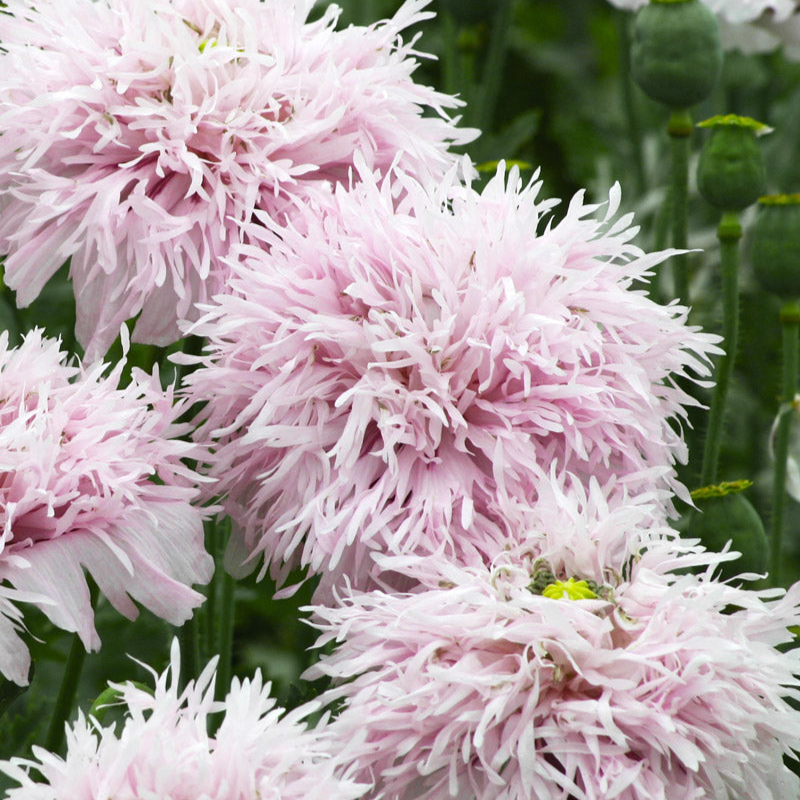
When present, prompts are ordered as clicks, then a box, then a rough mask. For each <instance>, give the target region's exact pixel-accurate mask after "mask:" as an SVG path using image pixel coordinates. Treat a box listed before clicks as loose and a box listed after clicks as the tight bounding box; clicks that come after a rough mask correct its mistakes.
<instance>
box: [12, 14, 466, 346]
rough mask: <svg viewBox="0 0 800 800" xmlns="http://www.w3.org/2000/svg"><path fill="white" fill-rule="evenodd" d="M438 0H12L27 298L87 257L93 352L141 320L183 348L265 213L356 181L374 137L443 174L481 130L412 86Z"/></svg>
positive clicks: (157, 337) (18, 192) (18, 252)
mask: <svg viewBox="0 0 800 800" xmlns="http://www.w3.org/2000/svg"><path fill="white" fill-rule="evenodd" d="M429 2H430V0H408V2H406V3H405V4H404V5H403V7H402V8H401V9H400V10H399V11H398V12H397V14H396V15H395V16H394V17H393V18H392V19H391V20H384V21H383V22H379V23H377V24H375V25H372V26H370V27H368V28H358V27H351V28H348V29H346V30H342V31H336V30H335V26H336V22H337V17H338V14H339V10H338V9H337V7H336V6H333V5H332V6H330V7H329V8H328V9H327V11H325V13H324V14H323V16H322V18H321V19H319V20H317V21H315V22H309V21H308V19H307V17H308V14H309V12H310V10H311V8H312V6H313V5H314V3H313V0H270V1H269V2H266V3H265V2H259V0H237V2H231V1H230V0H154V1H153V2H146V3H138V2H129V0H99V2H95V1H94V0H41V2H40V0H10V2H8V3H7V4H5V5H6V7H5V8H4V10H3V14H2V15H0V41H2V42H3V48H2V51H0V76H2V77H1V78H0V133H1V134H2V135H0V207H1V208H2V214H0V252H2V253H6V254H8V255H7V258H6V260H5V277H6V281H7V283H8V285H9V286H10V287H11V288H13V289H15V290H16V291H17V302H18V303H19V304H20V305H21V306H24V305H27V304H28V303H30V302H31V301H32V300H33V299H34V298H35V297H36V296H37V295H38V294H39V292H40V290H41V288H42V286H43V285H44V284H45V283H46V281H48V280H49V279H50V277H51V276H52V275H53V274H54V273H55V271H56V270H57V269H58V268H59V267H60V266H61V265H62V264H63V263H64V262H65V261H66V260H67V259H68V258H69V259H71V261H70V276H71V278H72V281H73V284H74V289H75V298H76V302H77V314H78V322H77V334H78V339H79V340H80V342H81V344H82V345H84V347H85V348H86V356H87V359H88V360H94V359H95V358H98V357H100V356H102V354H103V353H104V352H105V351H106V350H107V349H108V346H109V345H110V344H111V342H112V341H113V340H114V338H115V337H116V336H117V333H118V332H119V326H120V324H121V323H122V322H123V321H124V320H127V319H130V318H132V317H135V316H136V315H137V314H138V315H140V316H139V317H138V320H137V323H136V328H135V330H134V333H133V338H134V340H135V341H142V342H149V343H154V344H159V345H167V344H169V343H171V342H174V341H175V340H177V339H178V337H179V329H178V325H177V322H178V320H180V319H184V318H193V314H194V310H193V304H194V303H195V302H196V301H198V300H205V299H207V298H208V297H211V296H212V295H213V294H215V293H217V292H219V291H221V290H222V289H223V287H224V285H225V279H226V276H227V268H226V267H225V266H224V265H223V264H222V262H221V261H220V258H221V256H223V255H225V254H226V253H227V252H228V250H229V248H230V246H231V244H232V243H233V242H235V241H237V240H238V238H239V225H240V223H242V222H243V221H247V220H249V219H250V218H251V217H252V215H253V212H254V210H256V209H259V210H261V211H264V212H266V213H267V214H269V215H270V216H271V217H275V218H278V217H280V216H281V215H282V214H283V213H284V212H287V211H288V210H290V209H291V208H292V207H293V205H294V204H295V203H298V202H301V198H303V197H305V196H306V195H307V194H308V193H309V192H313V191H314V188H315V187H318V186H320V185H323V184H327V183H330V182H337V181H340V180H347V179H348V175H349V171H350V168H351V166H352V163H353V153H354V152H355V151H356V150H360V151H361V152H362V153H363V154H364V158H365V159H367V161H368V162H369V163H370V164H371V165H372V166H374V167H375V168H377V169H386V168H388V166H389V165H390V164H391V163H392V162H393V161H394V160H395V159H396V158H399V161H400V163H402V164H403V165H404V168H405V169H407V170H408V171H410V172H411V173H413V174H419V175H420V176H428V175H430V176H433V177H438V176H440V175H441V174H442V173H443V171H444V170H445V169H446V168H447V167H448V166H449V165H450V164H451V163H452V156H450V155H449V154H448V152H447V148H448V147H449V145H450V144H452V143H456V144H463V143H465V142H467V141H470V140H471V139H472V138H474V136H475V135H476V133H477V132H476V131H468V130H457V129H456V128H455V126H454V124H453V122H452V120H450V118H449V117H448V116H447V113H446V110H447V109H452V108H455V107H457V106H458V105H459V102H458V101H457V100H455V99H454V98H452V97H449V96H447V95H443V94H440V93H438V92H435V91H434V90H433V89H430V88H427V87H424V86H419V85H417V84H415V83H414V82H413V81H412V80H411V73H412V72H413V71H414V69H415V67H416V65H417V61H416V60H415V56H417V55H419V54H418V53H417V51H416V50H415V49H414V41H415V40H414V39H412V40H411V41H403V40H402V38H401V32H402V31H403V30H404V29H406V28H408V27H409V26H412V25H414V24H416V23H418V22H420V21H421V20H424V19H427V18H429V17H430V16H433V15H432V14H430V13H428V12H425V11H423V9H424V7H425V6H426V5H428V3H429ZM429 109H432V110H433V111H434V112H435V113H434V114H433V115H432V116H423V112H424V111H426V110H429ZM401 151H402V152H401ZM398 153H401V154H400V155H399V156H398Z"/></svg>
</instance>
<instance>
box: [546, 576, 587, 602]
mask: <svg viewBox="0 0 800 800" xmlns="http://www.w3.org/2000/svg"><path fill="white" fill-rule="evenodd" d="M542 596H543V597H549V598H550V599H551V600H561V599H563V598H564V597H566V598H567V600H591V599H592V598H595V597H597V595H596V594H595V593H594V592H593V591H592V590H591V589H590V588H589V584H588V583H586V581H576V580H575V578H569V580H566V581H556V582H555V583H551V584H549V585H548V586H545V588H544V591H543V592H542Z"/></svg>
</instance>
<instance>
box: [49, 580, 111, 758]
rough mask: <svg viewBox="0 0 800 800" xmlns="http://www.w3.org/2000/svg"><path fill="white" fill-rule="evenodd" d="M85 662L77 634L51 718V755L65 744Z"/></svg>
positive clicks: (93, 598) (92, 595)
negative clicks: (65, 731)
mask: <svg viewBox="0 0 800 800" xmlns="http://www.w3.org/2000/svg"><path fill="white" fill-rule="evenodd" d="M89 586H90V588H89V602H90V604H91V607H92V608H94V607H95V606H96V605H97V593H98V591H97V586H96V585H95V584H94V582H93V581H89ZM85 660H86V648H85V647H84V646H83V642H82V641H81V640H80V637H79V636H78V634H77V633H76V634H75V635H74V636H73V637H72V644H71V645H70V648H69V655H68V656H67V664H66V666H65V667H64V675H63V677H62V678H61V688H60V689H59V690H58V697H57V698H56V704H55V707H54V708H53V715H52V716H51V717H50V727H49V728H48V729H47V738H46V740H45V745H44V746H45V748H46V749H47V750H49V751H50V752H51V753H57V752H59V751H60V750H61V745H62V744H63V743H64V726H65V725H66V723H67V720H68V719H69V717H70V715H71V714H72V708H73V706H74V705H75V696H76V695H77V693H78V683H79V682H80V679H81V671H82V670H83V663H84V661H85Z"/></svg>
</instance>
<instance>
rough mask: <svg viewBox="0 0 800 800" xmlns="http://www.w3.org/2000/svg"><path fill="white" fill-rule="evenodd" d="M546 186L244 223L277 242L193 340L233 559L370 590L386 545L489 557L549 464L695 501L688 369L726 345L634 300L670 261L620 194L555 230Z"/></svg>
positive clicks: (532, 498)
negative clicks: (647, 242)
mask: <svg viewBox="0 0 800 800" xmlns="http://www.w3.org/2000/svg"><path fill="white" fill-rule="evenodd" d="M364 169H366V168H364ZM539 188H540V184H539V183H532V184H531V185H529V186H527V187H524V188H523V186H522V184H521V182H520V180H519V176H518V173H517V172H516V171H512V172H511V173H510V174H509V176H508V179H506V176H505V175H504V174H503V173H502V169H501V171H500V172H499V173H498V174H497V175H496V176H495V177H494V178H493V179H492V180H491V181H490V183H489V184H488V186H487V187H486V189H485V190H484V191H483V192H482V193H478V192H477V191H475V190H474V189H472V188H470V187H464V186H462V185H461V184H460V183H459V182H458V180H457V178H456V176H455V170H454V171H453V172H451V173H450V174H449V176H448V178H447V180H445V181H444V182H443V183H441V184H439V185H436V186H433V187H431V188H430V189H426V188H423V186H422V185H420V184H419V183H418V182H416V181H415V180H413V179H411V178H410V177H408V176H405V175H403V174H402V173H397V174H394V175H392V176H391V177H390V178H386V179H385V180H380V179H376V178H374V177H372V176H370V175H368V174H366V172H364V171H362V174H361V182H360V183H359V184H358V185H357V186H355V187H354V189H353V190H352V191H350V192H348V191H345V190H344V189H343V188H340V189H338V190H337V191H336V192H335V193H332V195H331V196H330V198H329V199H327V200H322V199H320V200H319V201H318V202H315V203H313V204H310V205H309V206H308V207H307V209H304V210H302V211H301V212H299V214H298V215H297V216H296V218H295V222H294V223H293V226H292V227H290V228H288V229H285V230H279V231H272V230H270V228H269V225H270V223H269V220H267V219H266V217H264V218H263V222H264V226H263V227H260V228H257V227H256V226H255V225H253V226H250V227H249V228H248V234H249V235H251V236H252V237H253V238H254V239H255V238H260V240H261V243H262V246H261V247H256V246H243V247H241V248H239V249H238V250H237V251H236V254H235V255H236V260H235V262H234V260H233V259H232V270H233V277H232V279H231V293H230V294H229V295H227V296H221V297H218V298H217V305H216V306H212V307H208V308H207V309H206V315H205V316H204V317H203V318H202V320H201V321H199V322H198V323H197V324H196V325H195V326H194V327H193V328H192V332H193V333H195V334H198V335H200V336H204V337H207V339H208V342H209V344H208V347H207V351H208V355H207V356H206V357H205V358H204V359H203V367H202V368H201V369H199V370H197V371H195V372H194V373H193V374H192V375H191V376H189V378H188V380H187V385H188V393H189V396H190V397H191V399H193V400H198V401H204V402H205V403H206V405H205V408H204V410H203V411H202V412H201V416H200V419H201V420H202V422H203V424H202V426H201V427H200V429H199V432H198V437H199V439H200V440H202V441H204V442H206V443H209V444H212V446H213V449H214V456H213V460H212V462H211V465H210V470H209V471H210V474H211V475H212V476H213V477H215V478H217V479H218V484H216V486H215V488H217V489H219V490H220V492H221V493H222V494H223V496H224V500H223V502H224V504H225V508H226V510H227V512H228V513H229V514H230V515H231V516H232V517H233V519H234V521H235V522H236V524H237V528H238V530H237V532H235V534H234V539H233V542H232V546H231V551H230V553H229V562H230V563H231V564H232V565H234V564H236V563H241V562H242V561H244V560H245V559H247V558H249V559H250V564H249V565H250V566H251V567H252V566H253V565H254V564H255V562H256V560H257V556H258V555H259V554H261V553H263V554H264V555H265V557H266V561H267V562H268V563H270V564H272V567H273V572H274V574H278V573H279V572H280V569H281V562H285V563H286V564H287V565H292V566H294V565H298V564H300V565H303V566H306V565H308V566H310V567H311V569H312V570H313V571H320V570H323V569H325V570H326V571H328V572H329V575H330V574H333V573H332V572H331V571H333V570H336V571H337V573H338V574H339V575H341V574H342V573H346V574H347V575H348V577H349V579H350V580H353V581H355V582H356V583H357V584H358V583H363V580H364V577H363V574H364V572H365V569H366V568H367V567H368V565H369V564H370V563H371V560H370V559H369V558H368V555H369V552H370V551H371V550H378V551H386V552H420V553H423V552H436V551H439V550H442V549H443V550H445V551H446V552H447V553H448V554H450V555H451V556H452V557H454V558H459V559H461V560H464V559H468V558H469V557H470V555H469V554H472V555H476V554H480V553H483V554H484V555H486V554H488V555H489V556H491V555H492V554H493V553H494V552H496V547H497V542H499V541H504V540H505V538H507V537H508V536H512V537H513V535H514V532H513V531H512V530H510V528H513V527H514V525H515V519H516V516H517V514H518V513H519V511H520V509H523V510H524V509H525V508H529V507H530V506H531V505H532V504H533V503H535V502H536V499H537V495H538V487H539V485H540V484H541V483H542V482H543V481H545V482H549V481H550V473H551V465H555V467H556V472H557V473H559V474H561V473H566V472H569V473H571V474H572V475H574V476H575V477H576V478H577V479H578V481H579V482H582V483H588V481H589V479H590V478H592V477H593V478H594V479H595V480H596V481H597V482H598V483H599V484H600V485H601V486H603V487H606V488H607V491H609V492H611V491H617V490H621V491H625V492H627V493H628V494H630V495H633V494H635V493H636V492H641V491H644V492H647V493H649V492H651V491H656V492H660V494H661V496H663V498H664V501H665V502H668V498H669V497H671V494H670V490H671V489H673V488H674V489H675V490H676V491H679V492H683V496H685V490H683V489H682V488H681V487H678V486H677V485H676V481H675V478H674V470H673V463H674V462H675V460H676V459H683V458H685V455H686V453H685V444H684V443H683V441H682V439H681V437H680V436H679V435H678V433H676V432H675V431H674V430H673V429H672V427H671V425H670V421H671V420H674V419H676V418H679V419H680V418H683V416H684V414H685V411H684V405H687V404H689V403H691V402H693V401H692V399H691V398H690V397H689V396H688V395H687V394H686V393H685V392H684V391H683V390H682V389H680V388H679V387H678V386H676V384H675V383H674V380H675V378H677V377H679V376H684V375H686V374H687V369H688V370H690V371H691V370H694V371H696V372H697V373H699V374H707V373H708V367H707V355H708V353H709V352H713V351H714V350H715V349H716V348H715V347H714V345H713V344H712V343H713V342H714V341H716V338H715V337H711V336H708V335H704V334H701V333H699V332H698V330H697V329H696V328H693V327H690V326H688V325H687V324H686V309H684V308H682V307H680V306H677V305H675V304H672V305H670V306H666V307H662V306H659V305H657V304H656V303H654V302H653V301H652V300H650V299H649V298H648V297H647V295H646V294H645V292H644V291H642V290H640V289H636V288H634V286H633V283H634V281H636V280H638V279H642V278H644V277H646V276H647V275H648V274H649V273H648V270H650V269H651V268H652V267H653V266H654V265H655V264H657V263H658V262H660V261H662V260H663V259H665V258H666V257H667V256H668V255H669V253H668V252H663V253H651V254H646V253H644V252H642V251H641V250H640V249H639V248H638V247H636V245H635V244H633V243H632V241H631V240H632V238H633V236H634V235H635V233H636V229H635V228H632V227H631V217H630V216H629V215H627V216H623V217H621V218H620V219H615V216H616V214H617V209H618V206H619V200H620V195H619V189H618V187H614V189H613V190H612V192H611V196H610V198H609V203H608V206H607V207H606V208H605V209H603V208H602V206H599V205H589V204H586V203H585V202H584V198H583V194H582V193H580V194H578V195H576V196H575V197H574V198H573V199H572V201H571V202H570V204H569V207H568V209H567V210H566V214H565V216H564V218H563V219H562V220H561V221H559V222H558V223H554V222H553V221H552V219H550V217H549V212H550V211H551V209H552V207H553V206H554V205H555V202H556V201H552V200H538V199H537V192H538V190H539ZM398 193H403V198H402V200H401V201H400V203H399V207H396V201H395V198H396V196H397V194H398ZM341 559H344V561H341ZM365 565H366V567H365Z"/></svg>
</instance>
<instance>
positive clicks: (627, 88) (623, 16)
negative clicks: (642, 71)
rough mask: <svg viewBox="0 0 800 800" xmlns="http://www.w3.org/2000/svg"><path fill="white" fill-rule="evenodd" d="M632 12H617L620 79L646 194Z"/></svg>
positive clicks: (639, 186)
mask: <svg viewBox="0 0 800 800" xmlns="http://www.w3.org/2000/svg"><path fill="white" fill-rule="evenodd" d="M630 17H631V15H630V13H629V12H627V11H620V12H619V13H618V14H617V30H618V31H619V44H620V46H619V80H620V86H621V88H622V105H623V107H624V109H625V120H626V122H627V126H628V142H629V144H630V153H631V156H632V160H633V174H634V177H635V179H636V193H637V194H639V195H642V194H644V191H645V189H646V188H647V179H646V177H645V171H644V154H643V153H642V126H641V120H640V119H639V113H638V109H637V108H636V97H635V95H634V92H633V79H632V78H631V61H630V58H631V53H630V50H631V35H630V29H629V28H628V25H629V24H630ZM662 249H663V247H662Z"/></svg>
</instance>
